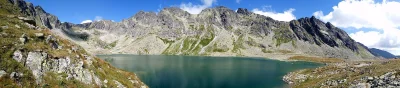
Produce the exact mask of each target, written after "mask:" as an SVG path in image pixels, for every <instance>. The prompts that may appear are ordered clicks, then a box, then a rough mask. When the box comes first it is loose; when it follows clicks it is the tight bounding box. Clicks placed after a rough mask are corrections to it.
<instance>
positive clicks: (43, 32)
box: [0, 0, 147, 88]
mask: <svg viewBox="0 0 400 88" xmlns="http://www.w3.org/2000/svg"><path fill="white" fill-rule="evenodd" d="M0 8H1V9H0V26H1V27H0V47H1V49H0V56H1V57H0V87H1V88H3V87H5V88H8V87H78V88H79V87H83V88H92V87H112V88H116V87H118V88H126V87H128V88H133V87H135V88H138V87H141V88H146V87H147V86H146V85H145V84H144V83H143V82H141V81H140V80H139V78H137V76H136V75H135V74H133V73H130V72H125V71H122V70H119V69H117V68H114V67H112V66H111V65H110V64H108V63H107V62H104V61H103V60H101V59H99V58H97V57H95V56H92V55H90V54H88V53H86V51H85V50H84V49H83V48H81V47H80V46H78V45H75V44H74V43H71V42H70V41H68V40H65V39H63V38H61V37H59V36H58V35H55V34H54V33H51V31H50V30H49V29H48V28H61V27H67V26H66V24H61V23H60V22H59V21H58V19H57V17H56V16H54V15H51V14H49V13H46V12H45V11H44V10H43V9H42V8H41V7H40V6H36V7H33V5H32V4H31V3H28V2H25V1H23V0H2V1H0ZM65 29H67V28H65ZM64 33H66V32H64ZM71 33H72V34H71V35H74V36H76V35H83V37H82V36H81V37H79V38H84V35H85V34H83V33H75V32H71Z"/></svg>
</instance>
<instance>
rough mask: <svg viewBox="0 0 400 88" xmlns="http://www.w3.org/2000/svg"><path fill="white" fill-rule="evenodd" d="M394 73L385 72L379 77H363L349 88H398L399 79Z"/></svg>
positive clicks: (399, 85) (399, 84)
mask: <svg viewBox="0 0 400 88" xmlns="http://www.w3.org/2000/svg"><path fill="white" fill-rule="evenodd" d="M397 74H398V73H397V72H396V71H393V72H387V73H385V74H383V75H381V76H375V77H369V76H365V77H363V78H361V79H358V80H356V81H355V82H354V83H353V84H352V85H351V86H350V87H351V88H367V87H370V88H398V87H400V78H399V77H397V76H399V75H397Z"/></svg>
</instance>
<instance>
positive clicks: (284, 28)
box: [53, 7, 374, 59]
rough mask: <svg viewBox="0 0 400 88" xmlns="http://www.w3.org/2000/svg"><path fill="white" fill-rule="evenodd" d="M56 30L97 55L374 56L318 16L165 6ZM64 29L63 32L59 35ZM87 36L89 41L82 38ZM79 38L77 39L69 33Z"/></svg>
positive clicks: (240, 9)
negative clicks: (273, 15)
mask: <svg viewBox="0 0 400 88" xmlns="http://www.w3.org/2000/svg"><path fill="white" fill-rule="evenodd" d="M61 25H62V26H60V27H56V28H54V30H53V31H54V32H55V33H59V34H61V35H63V34H64V35H66V36H64V37H65V38H69V39H71V40H72V41H76V42H77V43H78V44H80V45H81V46H83V47H84V48H85V49H88V50H89V52H91V53H94V54H118V53H124V54H173V55H210V56H257V57H267V58H276V59H280V58H287V57H289V56H294V55H310V56H322V57H334V58H345V59H361V58H373V57H374V55H372V54H371V53H370V52H369V51H368V49H367V48H365V47H363V45H361V44H359V43H357V42H355V41H354V40H353V39H351V38H350V37H349V36H348V35H347V34H346V32H344V31H343V30H341V29H339V28H337V27H335V26H334V25H332V24H331V23H329V22H328V23H324V22H322V21H321V20H319V19H316V18H315V17H311V18H307V17H306V18H301V19H298V20H293V21H290V22H281V21H276V20H273V19H272V18H270V17H265V16H262V15H258V14H255V13H252V12H249V11H248V10H247V9H244V8H239V9H238V10H237V11H236V12H235V11H233V10H231V9H228V8H225V7H215V8H208V9H205V10H203V11H202V12H201V13H200V14H189V13H188V12H186V11H183V10H181V9H179V8H175V7H171V8H165V9H163V10H162V11H160V12H159V13H158V14H156V13H154V12H143V11H140V12H138V13H137V14H136V15H134V16H132V17H131V18H128V19H124V20H123V21H121V22H112V21H108V20H102V21H96V22H92V23H86V24H72V23H62V24H61ZM60 30H62V31H60ZM85 33H87V35H86V36H87V37H85V38H79V37H78V38H77V37H76V36H82V34H85ZM70 34H75V35H72V36H71V35H70Z"/></svg>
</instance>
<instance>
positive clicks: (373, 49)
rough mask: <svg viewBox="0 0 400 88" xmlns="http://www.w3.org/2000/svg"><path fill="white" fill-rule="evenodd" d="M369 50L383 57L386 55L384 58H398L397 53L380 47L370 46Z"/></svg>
mask: <svg viewBox="0 0 400 88" xmlns="http://www.w3.org/2000/svg"><path fill="white" fill-rule="evenodd" d="M369 50H370V52H371V53H372V54H374V55H375V56H381V57H384V58H387V59H391V58H396V56H395V55H393V54H392V53H389V52H387V51H385V50H380V49H377V48H370V49H369ZM397 57H399V56H397Z"/></svg>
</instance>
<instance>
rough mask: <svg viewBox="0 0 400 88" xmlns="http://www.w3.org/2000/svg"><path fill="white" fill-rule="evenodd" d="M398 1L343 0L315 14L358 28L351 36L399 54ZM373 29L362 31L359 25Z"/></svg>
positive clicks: (399, 15)
mask: <svg viewBox="0 0 400 88" xmlns="http://www.w3.org/2000/svg"><path fill="white" fill-rule="evenodd" d="M398 8H400V2H397V1H386V0H383V1H382V2H375V1H374V0H344V1H341V2H339V3H338V5H337V6H334V7H333V11H332V12H329V13H328V14H327V15H324V14H323V12H322V11H317V12H314V14H313V15H314V16H316V17H318V18H320V19H321V20H323V21H325V22H328V21H329V22H331V23H332V24H334V25H336V26H338V27H341V28H356V29H361V30H360V31H359V32H356V33H350V36H351V37H352V38H353V39H354V40H356V41H358V42H361V43H363V44H365V45H366V46H368V47H370V48H379V49H383V50H387V51H389V52H391V53H393V54H396V55H400V30H399V28H400V11H398V10H397V9H398ZM364 28H368V29H374V30H372V31H368V32H365V31H362V29H364Z"/></svg>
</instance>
